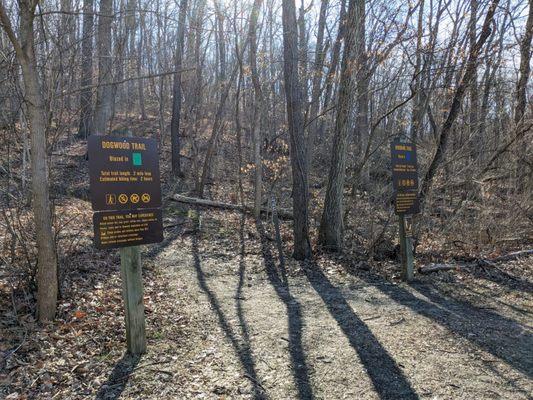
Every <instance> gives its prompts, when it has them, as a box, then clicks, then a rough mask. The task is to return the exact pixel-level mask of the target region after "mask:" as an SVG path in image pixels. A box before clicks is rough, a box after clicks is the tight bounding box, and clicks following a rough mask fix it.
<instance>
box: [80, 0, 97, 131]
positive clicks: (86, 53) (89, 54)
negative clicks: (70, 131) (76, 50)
mask: <svg viewBox="0 0 533 400" xmlns="http://www.w3.org/2000/svg"><path fill="white" fill-rule="evenodd" d="M83 13H84V14H83V34H82V35H83V38H82V42H81V81H80V85H81V87H82V88H85V89H82V91H81V93H80V125H79V128H78V136H79V137H80V138H87V136H89V135H90V133H91V123H92V99H93V95H92V90H91V89H89V88H88V87H89V86H92V84H93V27H94V19H93V13H94V0H84V2H83Z"/></svg>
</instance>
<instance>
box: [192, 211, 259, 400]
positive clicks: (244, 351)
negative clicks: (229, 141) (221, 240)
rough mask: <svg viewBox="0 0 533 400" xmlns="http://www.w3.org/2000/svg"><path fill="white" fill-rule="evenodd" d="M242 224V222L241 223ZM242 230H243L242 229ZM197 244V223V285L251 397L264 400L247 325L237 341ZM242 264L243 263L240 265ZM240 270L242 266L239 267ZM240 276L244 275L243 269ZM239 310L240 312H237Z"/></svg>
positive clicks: (196, 235)
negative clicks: (235, 358)
mask: <svg viewBox="0 0 533 400" xmlns="http://www.w3.org/2000/svg"><path fill="white" fill-rule="evenodd" d="M199 215H200V211H198V216H199ZM241 224H243V222H242V223H241ZM242 229H243V228H242ZM199 243H200V228H199V226H198V223H196V225H195V232H194V233H193V235H192V255H193V262H194V268H195V270H196V278H197V280H198V285H199V286H200V289H201V290H202V291H203V292H204V294H205V295H206V296H207V298H208V300H209V304H210V305H211V308H212V309H213V311H214V312H215V314H216V316H217V318H218V323H219V325H220V327H221V328H222V330H223V331H224V333H225V335H226V337H227V338H228V339H229V340H230V342H231V345H232V346H233V349H234V350H235V353H236V354H237V356H238V357H239V361H240V363H241V365H242V367H243V368H244V371H245V376H246V378H248V379H249V380H250V382H251V383H252V386H253V397H254V399H266V398H267V395H266V393H265V390H264V388H263V386H262V385H261V383H260V382H259V380H258V378H257V373H256V371H255V362H254V359H253V357H252V352H251V347H250V341H249V335H248V328H247V325H246V324H244V325H242V340H239V339H238V337H237V336H236V335H235V332H234V331H233V329H232V327H231V325H230V323H229V322H228V320H227V319H226V316H225V315H224V312H223V311H222V308H221V307H220V304H219V302H218V300H217V298H216V295H215V293H214V292H213V291H211V289H209V286H208V285H207V282H206V277H205V273H204V271H203V269H202V262H201V257H200V252H199ZM242 264H243V263H242ZM241 267H242V268H244V267H243V265H241ZM242 274H244V269H243V272H242ZM243 279H244V278H240V279H239V287H238V289H237V290H238V291H240V290H241V289H240V288H242V282H241V280H243ZM239 310H240V311H239ZM238 313H239V320H240V321H241V320H242V321H244V316H243V315H242V307H241V306H240V305H239V306H238Z"/></svg>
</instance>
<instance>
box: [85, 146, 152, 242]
mask: <svg viewBox="0 0 533 400" xmlns="http://www.w3.org/2000/svg"><path fill="white" fill-rule="evenodd" d="M88 147H89V178H90V187H91V200H92V206H93V210H95V211H96V213H95V214H94V217H93V221H94V237H95V245H96V247H98V248H100V249H104V248H114V247H125V246H135V245H140V244H149V243H157V242H161V241H162V240H163V223H162V218H161V210H160V209H159V208H160V207H161V183H160V178H159V156H158V152H157V142H156V141H155V140H154V139H144V138H134V137H118V136H91V137H89V142H88ZM145 209H150V210H151V211H150V212H140V210H145Z"/></svg>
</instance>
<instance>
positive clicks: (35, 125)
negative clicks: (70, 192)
mask: <svg viewBox="0 0 533 400" xmlns="http://www.w3.org/2000/svg"><path fill="white" fill-rule="evenodd" d="M18 4H19V7H20V8H19V12H20V19H19V29H18V38H17V35H16V33H15V31H14V29H13V27H12V25H11V22H10V20H9V17H8V15H7V12H6V8H5V7H4V4H3V2H0V22H1V23H2V26H3V28H4V30H5V31H6V34H7V36H8V37H9V40H10V41H11V43H12V44H13V47H14V48H15V52H16V55H17V59H18V62H19V63H20V66H21V68H22V75H23V80H24V100H25V103H26V108H27V111H28V125H29V128H30V140H31V173H32V196H33V199H32V200H33V217H34V220H35V230H36V234H37V267H38V271H37V312H38V317H39V320H40V321H41V322H45V321H51V320H53V319H54V316H55V313H56V306H57V294H58V284H57V283H58V282H57V257H56V250H55V244H54V239H53V238H54V234H53V229H52V213H51V206H50V196H49V179H48V163H47V155H46V128H47V118H46V108H45V103H44V97H43V94H42V91H41V87H40V86H41V85H40V82H39V71H38V69H37V60H36V56H35V35H34V27H33V23H34V20H35V9H36V7H37V4H38V2H37V1H34V0H21V1H19V3H18Z"/></svg>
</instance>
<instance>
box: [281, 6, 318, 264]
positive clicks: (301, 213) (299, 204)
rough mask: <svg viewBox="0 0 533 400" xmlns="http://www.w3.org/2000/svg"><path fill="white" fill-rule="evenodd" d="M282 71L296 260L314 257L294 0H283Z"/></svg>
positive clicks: (294, 254)
mask: <svg viewBox="0 0 533 400" xmlns="http://www.w3.org/2000/svg"><path fill="white" fill-rule="evenodd" d="M282 21H283V66H284V68H283V72H284V79H285V96H286V99H287V119H288V125H289V137H290V155H291V166H292V188H293V189H292V201H293V212H294V225H293V229H294V253H293V257H294V258H295V259H297V260H303V259H307V258H310V257H311V243H310V241H309V215H308V202H309V188H308V182H307V166H306V151H305V140H304V129H303V115H302V90H301V87H300V81H299V77H298V32H297V24H296V6H295V4H294V0H283V8H282Z"/></svg>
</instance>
